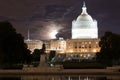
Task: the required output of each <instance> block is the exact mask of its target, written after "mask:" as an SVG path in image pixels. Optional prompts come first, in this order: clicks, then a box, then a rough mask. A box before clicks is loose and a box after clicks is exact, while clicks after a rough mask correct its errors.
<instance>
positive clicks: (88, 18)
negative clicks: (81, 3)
mask: <svg viewBox="0 0 120 80" xmlns="http://www.w3.org/2000/svg"><path fill="white" fill-rule="evenodd" d="M77 21H93V19H92V17H91V16H90V15H88V14H81V15H80V16H78V18H77Z"/></svg>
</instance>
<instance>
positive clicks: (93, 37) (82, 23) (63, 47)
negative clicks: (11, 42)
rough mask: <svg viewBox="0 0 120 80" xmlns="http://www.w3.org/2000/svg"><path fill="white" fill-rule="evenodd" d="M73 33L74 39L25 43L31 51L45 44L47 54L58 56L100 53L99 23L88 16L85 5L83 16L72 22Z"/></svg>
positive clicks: (87, 55) (88, 55)
mask: <svg viewBox="0 0 120 80" xmlns="http://www.w3.org/2000/svg"><path fill="white" fill-rule="evenodd" d="M71 32H72V39H66V40H64V39H63V38H59V39H58V40H50V41H47V42H42V41H40V40H39V41H35V40H34V41H30V40H25V42H26V43H27V44H28V48H29V49H31V50H33V48H34V49H35V48H41V47H42V44H43V43H45V45H46V53H49V52H50V51H51V50H55V51H56V53H58V54H79V55H80V56H81V57H93V56H94V55H95V54H96V52H99V51H100V47H99V41H100V39H99V38H98V25H97V21H96V20H94V19H93V18H92V17H91V16H90V15H89V14H88V12H87V7H86V5H85V3H84V4H83V7H82V12H81V14H80V15H79V16H78V17H77V19H76V20H73V21H72V29H71Z"/></svg>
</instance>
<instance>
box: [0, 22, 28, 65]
mask: <svg viewBox="0 0 120 80" xmlns="http://www.w3.org/2000/svg"><path fill="white" fill-rule="evenodd" d="M0 36H1V37H0V66H1V64H2V65H3V64H7V65H13V64H20V63H21V64H23V63H24V62H30V60H27V59H30V51H29V50H28V49H27V46H26V44H25V43H24V38H23V37H22V35H21V34H18V33H16V30H15V29H14V28H13V26H12V25H11V24H10V23H9V22H7V21H4V22H0Z"/></svg>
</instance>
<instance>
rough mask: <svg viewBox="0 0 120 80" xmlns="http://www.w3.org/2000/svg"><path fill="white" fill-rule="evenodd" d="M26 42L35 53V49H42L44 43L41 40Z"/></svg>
mask: <svg viewBox="0 0 120 80" xmlns="http://www.w3.org/2000/svg"><path fill="white" fill-rule="evenodd" d="M24 42H25V43H26V44H27V46H28V49H29V50H30V51H31V52H33V51H34V49H41V48H42V44H43V42H42V41H41V40H30V39H28V40H24Z"/></svg>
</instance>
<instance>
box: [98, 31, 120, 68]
mask: <svg viewBox="0 0 120 80" xmlns="http://www.w3.org/2000/svg"><path fill="white" fill-rule="evenodd" d="M99 45H100V47H101V50H100V52H99V53H97V55H96V59H97V60H98V61H99V62H101V63H103V64H106V65H110V66H111V65H115V64H119V63H120V35H118V34H115V33H112V32H106V33H105V35H104V36H103V37H101V41H100V42H99Z"/></svg>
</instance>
